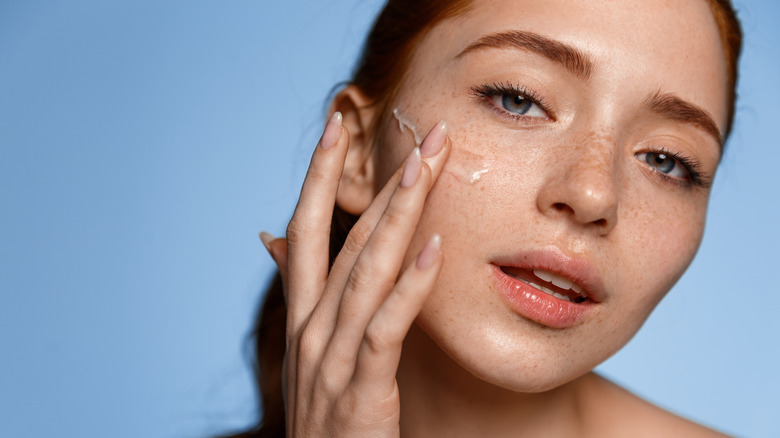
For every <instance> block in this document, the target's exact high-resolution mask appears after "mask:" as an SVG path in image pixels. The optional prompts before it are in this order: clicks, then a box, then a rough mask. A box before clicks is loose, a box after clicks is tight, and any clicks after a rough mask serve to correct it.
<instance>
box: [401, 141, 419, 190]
mask: <svg viewBox="0 0 780 438" xmlns="http://www.w3.org/2000/svg"><path fill="white" fill-rule="evenodd" d="M420 165H421V161H420V148H414V150H413V151H412V153H411V154H409V158H407V159H406V166H404V173H403V175H402V176H401V187H411V186H413V185H414V182H415V181H417V175H419V174H420Z"/></svg>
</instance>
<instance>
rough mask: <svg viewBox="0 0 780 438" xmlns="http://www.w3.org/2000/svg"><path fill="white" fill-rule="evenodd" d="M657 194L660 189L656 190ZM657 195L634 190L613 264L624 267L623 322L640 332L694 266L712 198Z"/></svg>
mask: <svg viewBox="0 0 780 438" xmlns="http://www.w3.org/2000/svg"><path fill="white" fill-rule="evenodd" d="M655 193H657V189H656V190H655ZM695 195H701V196H686V197H679V198H675V197H674V196H670V197H668V198H662V199H661V201H659V198H658V197H657V196H655V197H651V196H647V195H646V194H644V196H643V194H641V193H635V194H633V196H632V197H631V199H634V201H633V202H624V207H625V209H624V214H623V215H622V217H621V220H622V221H623V224H621V225H623V227H618V228H619V233H618V235H617V236H616V237H618V238H619V239H620V240H622V241H623V242H624V243H623V245H621V249H620V251H618V252H617V253H616V255H617V256H618V257H617V258H616V259H615V260H614V261H613V263H614V264H613V266H616V267H619V269H620V271H619V272H616V273H615V275H616V276H617V278H619V283H620V284H621V289H622V290H621V292H620V293H619V294H617V295H616V297H615V298H616V300H615V301H616V303H615V304H616V307H619V308H620V309H623V310H622V311H621V312H620V313H618V314H620V315H623V317H622V318H620V319H621V320H622V323H623V324H624V325H626V326H628V327H631V330H632V331H633V332H635V331H636V330H638V329H639V327H640V326H641V325H642V324H643V323H644V321H645V320H646V319H647V317H648V316H649V314H650V313H651V312H652V310H653V309H654V308H655V307H656V305H657V304H658V303H659V302H660V301H661V299H662V298H663V297H664V296H665V295H666V293H667V292H668V291H669V290H670V289H671V288H672V286H674V284H675V283H676V282H677V280H679V278H680V276H682V274H683V273H684V272H685V270H686V269H687V268H688V266H689V265H690V263H691V261H692V260H693V257H694V256H695V254H696V252H697V250H698V247H699V244H700V243H701V239H702V234H703V231H704V221H705V212H706V204H707V197H706V195H705V194H695Z"/></svg>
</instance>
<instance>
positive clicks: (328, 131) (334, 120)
mask: <svg viewBox="0 0 780 438" xmlns="http://www.w3.org/2000/svg"><path fill="white" fill-rule="evenodd" d="M341 123H342V116H341V113H340V112H339V111H336V112H335V113H333V115H332V116H330V120H328V124H327V126H325V132H324V133H323V134H322V140H320V145H321V146H322V148H323V149H330V148H332V147H333V146H335V145H336V142H338V141H339V137H340V136H341Z"/></svg>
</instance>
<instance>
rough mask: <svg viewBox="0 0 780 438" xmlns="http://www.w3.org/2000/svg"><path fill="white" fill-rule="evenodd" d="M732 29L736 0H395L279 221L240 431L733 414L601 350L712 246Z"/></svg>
mask: <svg viewBox="0 0 780 438" xmlns="http://www.w3.org/2000/svg"><path fill="white" fill-rule="evenodd" d="M739 50H740V30H739V25H738V23H737V21H736V18H735V16H734V13H733V10H732V8H731V6H730V4H729V3H728V2H727V1H716V0H695V1H691V0H676V1H645V2H640V3H637V2H629V1H626V0H615V1H607V2H564V1H545V2H533V1H525V0H523V1H518V0H515V1H510V0H494V1H489V0H481V1H480V0H474V1H471V2H466V1H448V2H447V1H429V2H425V4H424V5H422V6H421V5H420V4H418V3H416V2H413V1H393V0H391V1H390V2H389V3H388V5H387V7H386V8H385V10H384V11H383V12H382V14H381V15H380V17H379V19H378V21H377V23H376V25H375V27H374V29H373V30H372V33H371V35H370V36H369V40H368V44H367V46H366V49H365V52H364V55H363V58H362V60H361V64H360V66H359V69H358V71H357V73H356V75H355V77H354V78H353V80H352V81H351V82H350V84H349V85H348V86H346V87H345V88H344V89H343V90H342V91H341V92H339V93H338V95H337V96H336V97H335V98H334V100H333V103H332V105H331V116H330V119H329V122H328V123H327V126H326V128H325V132H324V134H323V137H322V139H321V141H320V144H319V145H318V147H317V148H316V149H315V152H314V155H313V157H312V162H311V165H310V168H309V173H308V175H307V178H306V181H305V182H304V186H303V189H302V192H301V197H300V200H299V202H298V206H297V208H296V211H295V214H294V215H293V218H292V220H291V222H290V225H289V227H288V233H287V236H286V239H273V238H272V237H271V236H269V235H267V234H264V235H263V236H262V237H263V241H264V243H265V244H266V246H267V247H268V249H269V251H270V252H271V255H272V256H273V258H274V260H275V261H276V262H277V264H278V265H279V268H280V273H281V281H277V282H276V285H275V287H274V288H272V290H271V292H270V293H269V295H268V297H267V300H266V304H265V308H264V310H263V315H262V320H261V321H260V322H259V324H258V326H257V329H256V334H257V336H258V337H257V343H258V360H259V362H260V370H259V373H260V374H259V377H260V379H261V388H262V391H263V405H264V419H263V427H262V430H261V431H259V432H250V433H248V434H246V435H244V436H275V435H283V434H284V433H285V430H286V432H287V434H289V435H291V436H326V435H327V436H398V435H399V434H400V435H403V436H475V435H484V436H545V437H550V436H599V437H607V436H626V435H627V434H629V432H630V436H643V435H646V436H699V435H701V436H715V435H717V433H716V432H714V431H711V430H708V429H706V428H704V427H702V426H698V425H696V424H693V423H691V422H688V421H687V420H684V419H681V418H679V417H676V416H674V415H673V414H670V413H668V412H665V411H662V410H660V409H658V408H656V407H654V406H652V405H650V404H648V403H646V402H644V401H642V400H640V399H638V398H636V397H635V396H633V395H631V394H629V393H628V392H626V391H624V390H622V389H620V388H619V387H617V386H615V385H613V384H611V383H610V382H608V381H606V380H604V379H602V378H600V377H598V376H597V375H595V374H593V373H591V372H590V371H591V370H592V369H593V367H595V366H596V365H597V364H599V363H600V362H602V361H603V360H605V359H606V358H607V357H609V356H610V355H611V354H613V353H614V352H615V351H617V350H618V349H619V348H621V347H622V346H623V345H625V343H626V342H627V341H628V340H629V339H630V338H631V337H632V336H633V335H634V333H636V331H637V330H638V329H639V327H640V326H641V325H642V323H643V322H644V321H645V319H646V318H647V316H648V314H649V313H650V312H651V311H652V309H653V308H654V307H655V305H656V304H657V303H658V302H659V300H660V299H661V298H662V297H663V296H664V294H666V293H667V292H668V290H669V289H670V288H671V286H672V285H673V284H674V283H675V282H676V281H677V279H678V278H679V277H680V275H681V274H682V273H683V271H684V270H685V269H686V267H687V266H688V265H689V263H690V262H691V260H692V258H693V256H694V254H695V252H696V250H697V248H698V245H699V242H700V240H701V237H702V232H703V228H704V219H705V213H706V207H707V201H708V197H709V188H710V186H711V183H712V179H713V178H714V176H715V172H716V169H717V166H718V162H719V160H720V157H721V155H722V149H723V142H724V140H725V139H726V138H727V137H728V133H729V130H730V127H731V121H732V118H733V108H734V99H735V93H734V86H735V82H736V60H737V58H738V55H739ZM425 132H427V136H425V138H424V140H422V139H421V138H419V137H420V135H419V134H423V133H425ZM421 140H422V141H421ZM418 143H420V144H419V145H418ZM334 203H335V206H336V209H335V211H334V210H333V208H334ZM331 214H332V215H333V226H332V227H331ZM358 216H359V219H357V218H358ZM353 225H354V226H353ZM350 228H351V231H349V230H350ZM329 231H330V236H329V234H328V233H329ZM347 233H349V234H347ZM328 248H330V250H329V249H328ZM331 264H332V267H330V269H329V265H331ZM282 283H283V284H284V288H283V289H284V294H285V295H284V297H285V298H284V299H286V301H287V302H286V313H285V306H284V303H283V302H282V298H281V296H280V295H281V293H280V285H281V284H282ZM285 321H286V335H285V332H284V331H283V327H284V325H285ZM285 345H286V347H287V349H286V351H287V354H286V356H285V363H286V367H285V369H284V372H283V371H282V368H281V359H282V356H283V355H284V354H285V353H284V352H285ZM281 392H285V395H286V397H285V399H284V400H285V402H284V403H283V402H282V394H281ZM285 412H286V420H285Z"/></svg>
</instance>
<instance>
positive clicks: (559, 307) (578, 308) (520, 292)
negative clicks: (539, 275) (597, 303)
mask: <svg viewBox="0 0 780 438" xmlns="http://www.w3.org/2000/svg"><path fill="white" fill-rule="evenodd" d="M493 273H494V274H495V275H494V277H495V279H496V284H497V285H498V288H499V290H500V291H501V294H502V295H503V296H504V298H506V300H507V302H508V303H509V306H510V307H511V308H512V310H514V311H515V312H517V313H518V314H519V315H520V316H523V317H525V318H527V319H530V320H531V321H535V322H538V323H539V324H542V325H546V326H548V327H552V328H567V327H572V326H574V325H577V324H579V323H580V322H582V321H583V320H584V319H585V318H586V317H587V315H588V313H589V312H590V310H591V308H592V307H593V302H592V301H590V300H588V301H585V302H582V303H574V302H571V301H566V300H562V299H560V298H556V297H554V296H552V295H550V294H548V293H545V292H542V291H540V290H539V289H537V288H535V287H533V286H531V285H530V284H528V283H525V282H523V281H520V280H518V279H516V278H514V277H512V276H511V275H509V274H507V273H505V272H504V271H502V270H501V268H499V267H498V266H496V265H493Z"/></svg>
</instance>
